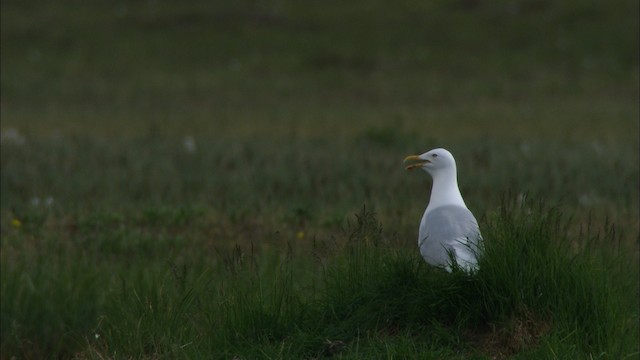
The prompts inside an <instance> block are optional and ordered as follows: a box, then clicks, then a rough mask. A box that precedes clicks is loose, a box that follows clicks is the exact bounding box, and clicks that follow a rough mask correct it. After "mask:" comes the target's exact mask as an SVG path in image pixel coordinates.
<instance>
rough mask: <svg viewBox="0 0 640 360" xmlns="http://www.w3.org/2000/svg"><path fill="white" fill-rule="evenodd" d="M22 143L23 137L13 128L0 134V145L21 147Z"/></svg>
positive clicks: (23, 141)
mask: <svg viewBox="0 0 640 360" xmlns="http://www.w3.org/2000/svg"><path fill="white" fill-rule="evenodd" d="M24 143H25V138H24V136H23V135H22V134H20V132H19V131H18V130H17V129H15V128H9V129H7V130H4V131H2V132H0V144H15V145H23V144H24Z"/></svg>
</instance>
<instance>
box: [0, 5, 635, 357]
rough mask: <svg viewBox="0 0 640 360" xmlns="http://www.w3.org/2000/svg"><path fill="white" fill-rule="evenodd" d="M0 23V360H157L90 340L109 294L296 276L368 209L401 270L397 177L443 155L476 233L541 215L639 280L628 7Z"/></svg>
mask: <svg viewBox="0 0 640 360" xmlns="http://www.w3.org/2000/svg"><path fill="white" fill-rule="evenodd" d="M1 7H2V8H1V10H2V11H1V15H0V16H1V18H0V19H1V32H2V33H1V39H0V41H1V42H0V46H1V56H2V62H1V64H0V66H1V75H2V76H1V82H0V84H1V89H0V90H1V93H0V104H1V106H0V112H1V120H2V123H1V129H0V130H1V132H2V144H1V146H2V152H1V166H2V174H1V179H0V181H1V182H0V186H1V191H2V197H1V199H0V205H1V208H0V224H1V226H2V230H1V234H2V243H1V244H2V248H1V250H2V251H1V258H0V259H1V261H2V352H1V357H3V358H5V357H10V356H12V355H18V356H22V357H26V358H30V357H31V358H38V357H41V356H47V355H50V356H53V357H58V356H60V357H70V356H71V355H72V354H76V355H77V354H81V355H77V356H80V357H82V356H85V357H91V356H93V357H97V358H101V356H107V357H109V356H115V355H114V354H115V352H117V351H119V352H120V353H122V352H125V353H127V354H128V355H126V356H133V357H140V356H142V357H149V358H153V357H154V356H156V355H158V354H160V355H158V356H162V354H164V356H168V355H167V353H168V352H167V351H166V349H164V348H162V347H161V346H160V347H154V348H153V349H151V350H150V349H149V346H150V345H148V344H147V345H144V344H142V343H144V342H145V341H147V340H148V338H152V339H154V340H153V341H152V343H154V344H156V345H158V344H165V343H166V342H163V341H164V340H162V339H165V340H166V339H176V338H179V336H177V335H176V334H175V333H174V334H169V335H166V336H165V337H162V336H155V337H154V336H147V335H148V334H147V335H144V334H142V335H141V333H137V334H136V335H131V336H124V335H122V334H115V333H112V336H111V337H110V338H107V339H105V337H107V334H106V333H105V331H106V330H105V329H106V327H105V325H104V324H105V323H106V322H107V321H106V320H104V319H106V318H110V319H111V321H114V320H113V318H114V317H117V316H116V315H115V314H116V313H117V312H116V310H114V306H115V305H114V304H120V305H122V306H124V305H125V304H126V303H125V302H123V303H119V302H117V301H115V302H114V298H113V297H114V296H116V295H114V294H120V293H119V291H122V292H123V293H129V294H131V293H130V292H127V291H129V290H125V289H133V290H130V291H133V292H134V293H136V291H138V292H141V291H142V290H140V287H143V288H144V287H145V286H147V287H148V288H149V289H157V287H156V285H157V283H158V282H162V280H160V279H163V278H164V277H163V276H165V275H166V273H174V272H175V271H176V270H175V269H178V268H180V267H181V266H182V265H184V266H185V267H189V268H192V270H190V274H194V273H197V272H198V271H205V270H203V269H208V268H209V267H213V268H216V267H217V266H222V265H220V264H228V263H229V261H231V263H233V262H234V261H235V260H233V259H236V257H234V256H236V255H237V257H238V258H242V256H241V255H238V254H245V255H246V256H249V255H248V254H257V253H262V252H264V253H265V254H266V255H264V256H265V257H266V258H267V259H270V256H272V255H269V254H270V252H276V253H278V252H281V251H284V252H287V251H291V252H293V253H295V254H298V255H297V256H298V257H299V261H300V262H301V263H305V262H306V261H305V260H304V259H307V260H308V259H309V258H310V257H311V255H310V254H309V253H310V252H314V253H315V252H317V251H319V250H318V248H317V246H318V245H317V244H318V243H320V242H323V241H328V242H329V243H331V241H334V242H337V243H341V242H343V240H344V237H345V232H344V229H345V227H346V226H347V219H350V218H351V217H352V215H353V214H354V213H357V212H359V211H360V210H361V209H362V207H363V205H365V204H366V207H367V208H368V209H370V210H373V211H375V213H376V219H377V220H376V221H380V223H381V225H382V226H383V227H384V229H385V231H386V234H387V235H386V237H387V238H390V239H393V241H392V243H393V244H394V247H395V248H399V249H410V250H411V251H413V250H414V247H415V239H416V233H417V224H418V222H419V219H420V216H421V214H422V211H423V209H424V207H425V206H426V203H427V201H428V195H429V187H428V184H429V183H428V180H427V177H426V175H424V174H417V173H411V174H406V173H405V172H404V170H403V167H402V159H403V157H404V156H405V155H408V154H413V153H421V152H424V151H427V150H429V149H431V148H435V147H445V148H448V149H449V150H451V151H452V152H453V154H454V155H455V156H456V159H457V162H458V168H459V177H460V179H459V182H460V186H461V190H462V193H463V196H464V197H465V200H466V202H467V204H468V206H469V207H470V208H471V210H472V211H473V212H474V213H475V214H476V216H477V217H478V218H479V219H481V220H480V222H481V226H483V224H485V225H484V226H488V224H490V223H491V222H492V221H493V219H495V218H496V216H498V215H497V214H499V212H500V211H499V208H500V206H501V202H502V201H503V199H505V198H507V199H510V200H509V201H511V200H514V201H515V202H517V203H522V202H523V199H525V198H527V197H529V198H533V199H544V200H546V201H547V202H548V203H550V204H554V205H556V204H557V207H558V209H560V211H561V212H562V213H564V214H566V218H570V219H571V221H570V223H569V225H568V230H567V231H568V232H569V234H570V235H571V236H573V237H571V236H569V237H568V238H567V239H568V240H567V241H569V242H571V243H572V244H573V246H574V248H579V247H580V246H581V245H580V244H582V243H581V238H580V234H584V233H585V232H586V231H587V229H588V230H589V231H592V232H598V231H600V232H601V233H607V235H606V236H605V238H606V239H616V240H615V241H614V240H611V241H612V243H611V244H608V243H606V241H605V242H602V243H600V245H598V246H603V247H605V248H613V247H616V248H617V249H618V250H617V251H621V252H623V253H625V254H626V255H629V256H630V257H631V258H633V262H634V263H637V259H638V244H637V241H638V233H639V229H638V227H639V223H638V216H639V215H638V202H639V201H640V200H639V195H638V193H639V192H638V184H639V175H638V161H639V160H638V151H639V146H638V116H639V110H638V95H639V93H638V78H639V72H638V10H639V9H638V2H637V1H626V0H625V1H615V2H599V1H589V0H572V1H563V2H553V1H545V0H519V1H516V0H514V1H503V0H500V1H491V2H489V1H487V2H483V1H474V0H456V1H439V0H438V1H410V0H403V1H394V2H389V1H374V0H371V1H356V2H340V1H328V2H327V1H220V2H208V1H191V2H180V1H129V2H111V1H93V2H82V1H55V2H53V1H3V2H2V4H1ZM594 229H596V230H594ZM611 232H613V233H614V234H611ZM328 239H332V240H330V241H329V240H328ZM571 239H573V240H571ZM620 248H621V249H623V250H619V249H620ZM234 249H235V250H234ZM287 249H289V250H287ZM227 251H230V253H229V254H231V255H229V256H227V257H225V256H226V255H224V256H223V255H221V254H226V252H227ZM233 254H236V255H233ZM626 255H625V256H626ZM252 256H253V255H252ZM255 256H257V255H255ZM274 256H275V255H274ZM327 256H328V255H327ZM328 257H329V258H330V256H328ZM221 259H227V260H228V261H226V262H225V261H223V260H221ZM229 259H231V260H229ZM264 261H265V262H266V263H267V265H265V266H266V268H269V266H272V265H273V264H274V263H278V261H276V260H273V261H271V262H269V260H264ZM168 264H173V265H168ZM216 264H217V265H216ZM269 264H271V265H269ZM273 266H275V265H273ZM634 266H637V265H634ZM227 267H228V266H227ZM294 268H295V266H294ZM303 268H305V266H303V265H300V267H299V270H295V271H299V272H301V271H302V270H300V269H303ZM632 268H633V267H632ZM215 271H218V270H215ZM215 271H214V272H215ZM265 271H266V270H265ZM295 271H294V272H295ZM311 272H313V271H311ZM216 274H217V273H216ZM269 274H271V273H269ZM630 274H633V275H630ZM210 275H211V277H212V278H217V277H216V276H219V277H223V278H224V276H226V275H220V274H217V275H215V276H214V275H212V274H210ZM271 275H273V274H271ZM271 275H269V276H271ZM274 276H275V275H274ZM626 276H637V271H633V272H629V273H626ZM178 278H179V276H178ZM605 278H606V277H605ZM247 281H249V280H247ZM121 283H122V284H125V285H123V286H122V287H121V286H120V284H121ZM194 286H195V285H194ZM196 288H197V286H196ZM136 289H137V290H136ZM149 291H151V292H153V291H155V290H149ZM276 292H277V291H276ZM634 294H637V288H636V289H635V291H634ZM158 296H159V298H162V296H160V295H158ZM89 299H94V300H95V301H93V302H92V301H90V300H89ZM212 306H213V305H212ZM116 307H117V306H116ZM220 308H223V307H220ZM64 309H67V310H64ZM71 309H73V311H71ZM212 311H213V310H212ZM521 313H526V314H528V310H527V311H524V310H521ZM129 315H131V318H134V319H138V318H137V317H136V315H135V314H133V315H132V314H129ZM534 317H535V316H534ZM248 318H250V317H248ZM524 318H525V320H527V319H528V320H527V321H530V322H534V323H535V322H536V321H535V319H533V320H532V319H531V317H530V316H529V315H526V316H525V317H524ZM250 319H254V318H250ZM525 320H522V319H520V320H518V321H521V322H526V321H525ZM122 321H123V322H122V323H121V324H120V327H124V326H125V325H124V324H129V323H127V322H126V321H125V320H122ZM247 321H253V320H247ZM133 323H135V321H133ZM541 327H544V326H542V325H541ZM113 328H118V325H117V322H116V325H115V326H114V327H113ZM159 328H171V329H177V330H176V331H177V332H180V331H179V330H178V329H179V328H180V326H179V324H173V325H172V324H161V325H158V324H155V325H149V327H148V329H159ZM150 331H151V330H150ZM635 331H636V334H637V329H636V330H635ZM94 333H95V334H98V333H101V334H102V336H103V337H102V339H104V341H105V342H104V343H101V342H96V341H94V340H96V339H93V337H94ZM203 333H206V331H204V330H203ZM398 333H399V334H403V333H402V331H400V330H398ZM180 334H182V333H180ZM631 334H633V332H631ZM404 335H406V336H404ZM404 335H403V336H399V337H398V338H397V339H396V340H397V341H406V343H401V342H399V343H394V344H395V346H397V348H398V349H400V350H398V352H396V353H394V352H389V353H387V355H393V354H395V356H402V355H401V354H403V353H402V351H406V350H407V349H408V345H407V344H410V343H413V342H414V340H415V339H414V338H413V337H412V336H411V334H404ZM136 336H138V337H136ZM145 336H146V337H145ZM185 336H186V335H185ZM203 336H204V335H203ZM187 337H188V336H187ZM127 338H129V339H141V340H140V343H138V344H132V343H127V341H126V339H127ZM145 339H147V340H145ZM398 339H399V340H398ZM298 340H299V339H298ZM100 341H102V340H100ZM154 341H156V342H154ZM341 341H344V343H343V345H345V346H346V348H347V349H348V350H347V352H346V354H351V355H353V356H357V354H358V353H357V350H354V345H353V344H354V343H352V342H349V338H348V337H344V338H343V340H341ZM363 341H364V340H363ZM489 342H490V341H489ZM494 342H495V341H494ZM299 343H300V344H301V343H304V341H302V342H299ZM216 344H217V343H216ZM222 344H229V342H224V341H222ZM331 344H333V345H331ZM330 345H331V346H330ZM334 345H335V346H334ZM109 346H111V348H109ZM145 346H146V347H145ZM158 346H159V345H158ZM300 346H301V347H304V346H303V345H300ZM324 346H325V347H327V348H331V349H334V348H336V347H337V348H341V346H342V345H340V343H339V342H330V343H329V344H328V345H327V344H325V345H324ZM332 346H333V347H332ZM447 346H448V347H447ZM447 346H445V348H446V349H450V348H455V346H453V345H451V344H449V345H447ZM625 346H626V345H625ZM365 348H366V346H365ZM375 348H376V347H375V346H373V345H372V346H371V347H370V348H369V349H370V351H371V353H372V354H373V353H376V352H374V351H373V350H372V349H375ZM480 348H482V347H480ZM114 349H118V350H117V351H116V350H114ZM123 349H129V350H123ZM163 349H164V350H163ZM199 349H200V350H201V351H202V352H200V353H198V352H196V353H194V354H196V355H197V354H204V353H207V351H205V350H203V347H202V346H201V347H199ZM174 350H175V351H176V353H177V354H180V351H179V349H178V350H176V349H174ZM432 350H433V349H432ZM627 350H628V349H627ZM114 351H115V352H114ZM226 351H227V352H226V353H224V355H221V356H223V357H224V356H230V357H232V356H231V355H230V354H232V353H233V352H232V350H226ZM274 351H275V350H274ZM327 351H329V350H327ZM333 351H334V350H331V351H329V353H328V354H324V355H325V356H331V355H334V353H333ZM354 351H355V352H354ZM447 351H448V350H447ZM623 352H624V351H623ZM628 352H629V351H627V353H628ZM169 353H170V352H169ZM176 353H173V354H174V355H175V354H176ZM237 353H238V354H240V353H242V351H239V350H238V352H237ZM294 353H295V352H294ZM303 353H304V352H303ZM338 353H340V351H338V350H335V354H338ZM365 353H366V351H365ZM436 353H437V352H436ZM154 354H155V355H154ZM233 354H235V353H233ZM252 354H253V355H254V356H265V357H266V356H267V355H266V354H261V355H256V353H252ZM258 354H259V353H258ZM269 354H272V355H269V356H273V357H275V358H277V357H278V356H276V355H273V354H277V352H276V353H273V352H272V353H269ZM296 354H300V353H296ZM446 354H449V355H446V356H453V355H451V354H450V353H446ZM568 354H573V353H571V352H568ZM191 355H193V354H191ZM183 356H187V357H188V356H189V355H183ZM194 356H195V355H194ZM247 356H249V357H251V355H247ZM281 356H284V355H282V354H281ZM345 356H346V355H345ZM434 356H437V355H434ZM441 356H444V355H441Z"/></svg>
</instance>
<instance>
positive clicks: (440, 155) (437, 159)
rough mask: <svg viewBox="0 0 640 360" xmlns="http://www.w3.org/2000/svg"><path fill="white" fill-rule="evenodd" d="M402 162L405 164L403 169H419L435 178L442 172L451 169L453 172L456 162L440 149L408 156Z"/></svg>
mask: <svg viewBox="0 0 640 360" xmlns="http://www.w3.org/2000/svg"><path fill="white" fill-rule="evenodd" d="M404 162H405V163H407V165H406V167H405V169H407V170H413V169H418V168H420V169H422V170H424V171H426V172H427V173H429V174H430V175H431V176H435V175H436V174H438V173H440V172H441V171H442V170H446V169H452V170H454V171H455V169H456V160H455V159H454V158H453V155H451V153H450V152H449V151H447V150H445V149H442V148H439V149H433V150H430V151H427V152H426V153H424V154H421V155H409V156H407V157H406V158H405V159H404Z"/></svg>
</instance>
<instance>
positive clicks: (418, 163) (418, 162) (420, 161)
mask: <svg viewBox="0 0 640 360" xmlns="http://www.w3.org/2000/svg"><path fill="white" fill-rule="evenodd" d="M407 161H416V162H414V163H413V164H409V165H407V166H406V167H405V169H406V170H413V169H415V168H419V167H422V166H424V164H427V163H430V161H429V160H425V159H422V158H421V157H420V156H418V155H409V156H407V157H406V158H404V162H407Z"/></svg>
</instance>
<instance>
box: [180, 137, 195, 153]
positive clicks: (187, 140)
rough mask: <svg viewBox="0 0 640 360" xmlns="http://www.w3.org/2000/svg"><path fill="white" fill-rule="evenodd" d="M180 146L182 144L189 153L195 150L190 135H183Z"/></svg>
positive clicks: (193, 141)
mask: <svg viewBox="0 0 640 360" xmlns="http://www.w3.org/2000/svg"><path fill="white" fill-rule="evenodd" d="M182 146H184V150H185V151H186V152H188V153H190V154H193V153H195V152H196V150H197V147H196V141H195V140H194V139H193V137H191V136H185V137H184V139H183V140H182Z"/></svg>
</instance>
